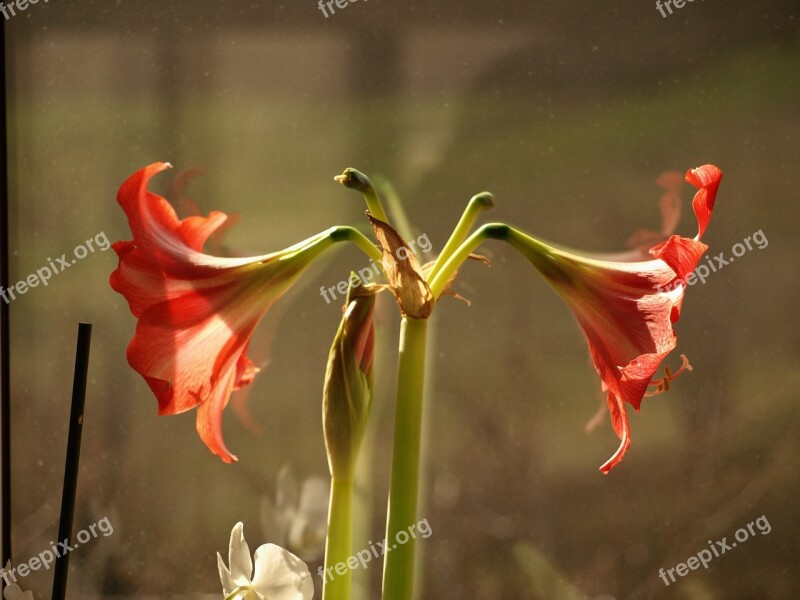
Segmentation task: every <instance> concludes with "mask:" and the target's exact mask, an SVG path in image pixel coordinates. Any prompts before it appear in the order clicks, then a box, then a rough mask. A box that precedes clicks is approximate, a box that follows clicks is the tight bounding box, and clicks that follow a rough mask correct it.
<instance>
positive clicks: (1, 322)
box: [0, 19, 11, 565]
mask: <svg viewBox="0 0 800 600" xmlns="http://www.w3.org/2000/svg"><path fill="white" fill-rule="evenodd" d="M0 50H2V52H1V53H0V54H2V57H3V58H2V60H0V82H1V83H0V84H1V85H2V86H3V87H2V89H0V94H2V96H3V102H2V104H1V105H0V286H2V287H1V288H0V289H2V290H5V289H7V288H8V283H9V272H8V265H9V262H8V249H9V243H8V233H9V232H8V223H9V213H8V208H9V202H8V122H7V120H6V119H7V112H8V92H9V85H8V81H7V80H6V57H7V56H9V53H8V52H6V50H7V48H6V23H5V19H4V20H3V23H2V24H0ZM8 309H9V306H8V302H4V301H0V486H2V487H1V488H0V490H2V491H0V523H1V524H0V527H2V557H3V564H4V565H5V564H6V563H7V562H8V561H9V560H11V355H10V347H11V343H10V340H11V337H10V329H9V322H10V318H9V310H8Z"/></svg>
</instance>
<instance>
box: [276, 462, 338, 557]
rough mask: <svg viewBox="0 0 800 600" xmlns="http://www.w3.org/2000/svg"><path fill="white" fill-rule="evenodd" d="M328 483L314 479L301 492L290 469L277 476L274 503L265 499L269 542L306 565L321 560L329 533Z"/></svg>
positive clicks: (329, 490)
mask: <svg viewBox="0 0 800 600" xmlns="http://www.w3.org/2000/svg"><path fill="white" fill-rule="evenodd" d="M330 494H331V484H330V480H329V479H323V478H322V477H317V476H312V477H309V478H308V479H306V480H305V481H303V485H302V487H301V488H300V489H298V485H297V480H296V479H295V477H294V475H293V474H292V472H291V469H290V468H289V466H288V465H284V467H283V468H282V469H281V470H280V472H279V473H278V480H277V482H276V494H275V503H274V504H273V503H272V501H271V500H270V498H268V497H267V496H264V497H263V499H262V504H261V525H262V529H263V533H264V535H265V536H266V537H267V539H274V540H277V541H278V542H279V543H281V544H283V545H285V546H286V547H287V548H288V549H289V550H291V551H292V552H294V553H295V554H297V556H299V557H300V558H302V559H303V560H304V561H306V562H312V561H315V560H318V559H320V558H322V554H323V552H324V551H325V536H326V534H327V531H328V499H329V497H330Z"/></svg>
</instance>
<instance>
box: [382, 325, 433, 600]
mask: <svg viewBox="0 0 800 600" xmlns="http://www.w3.org/2000/svg"><path fill="white" fill-rule="evenodd" d="M427 332H428V321H427V320H425V319H411V318H408V317H404V318H403V320H402V323H401V325H400V359H399V362H398V372H397V397H396V405H395V422H394V447H393V450H392V475H391V483H390V487H389V509H388V518H387V522H386V544H387V549H388V548H391V551H390V552H388V553H387V554H386V555H385V557H384V563H383V600H410V598H411V597H412V593H413V590H414V555H415V545H416V540H415V539H413V538H412V539H409V540H408V542H407V543H405V544H397V545H395V543H396V540H397V533H398V532H399V531H401V530H405V529H407V528H408V527H409V525H411V524H413V523H416V522H417V502H418V492H419V471H420V445H421V443H422V406H423V388H424V385H425V351H426V341H427Z"/></svg>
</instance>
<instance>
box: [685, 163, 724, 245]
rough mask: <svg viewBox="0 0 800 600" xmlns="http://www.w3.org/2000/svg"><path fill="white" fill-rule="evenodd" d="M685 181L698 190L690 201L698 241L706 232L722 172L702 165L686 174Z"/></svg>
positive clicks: (712, 166)
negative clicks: (695, 219) (696, 226)
mask: <svg viewBox="0 0 800 600" xmlns="http://www.w3.org/2000/svg"><path fill="white" fill-rule="evenodd" d="M686 181H688V182H689V183H691V184H692V185H693V186H695V187H696V188H700V189H699V191H698V192H697V193H696V194H695V196H694V199H693V200H692V208H693V209H694V214H695V216H696V217H697V225H698V230H697V238H696V239H698V240H699V239H700V238H702V237H703V235H704V234H705V232H706V227H708V222H709V221H710V220H711V213H712V212H713V211H714V203H715V202H716V200H717V190H718V189H719V184H720V182H721V181H722V171H720V170H719V168H718V167H716V166H714V165H703V166H701V167H697V168H696V169H689V170H688V171H687V172H686Z"/></svg>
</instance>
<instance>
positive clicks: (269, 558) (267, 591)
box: [253, 544, 314, 600]
mask: <svg viewBox="0 0 800 600" xmlns="http://www.w3.org/2000/svg"><path fill="white" fill-rule="evenodd" d="M253 588H254V589H255V591H257V592H258V593H260V594H263V595H264V596H265V597H266V598H269V600H311V599H312V597H313V596H314V582H313V581H312V579H311V573H309V571H308V567H307V566H306V563H304V562H303V561H302V560H300V559H299V558H297V557H296V556H295V555H294V554H292V553H291V552H289V551H288V550H286V549H284V548H281V547H280V546H276V545H275V544H264V545H263V546H260V547H259V548H258V550H256V572H255V575H254V577H253Z"/></svg>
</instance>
